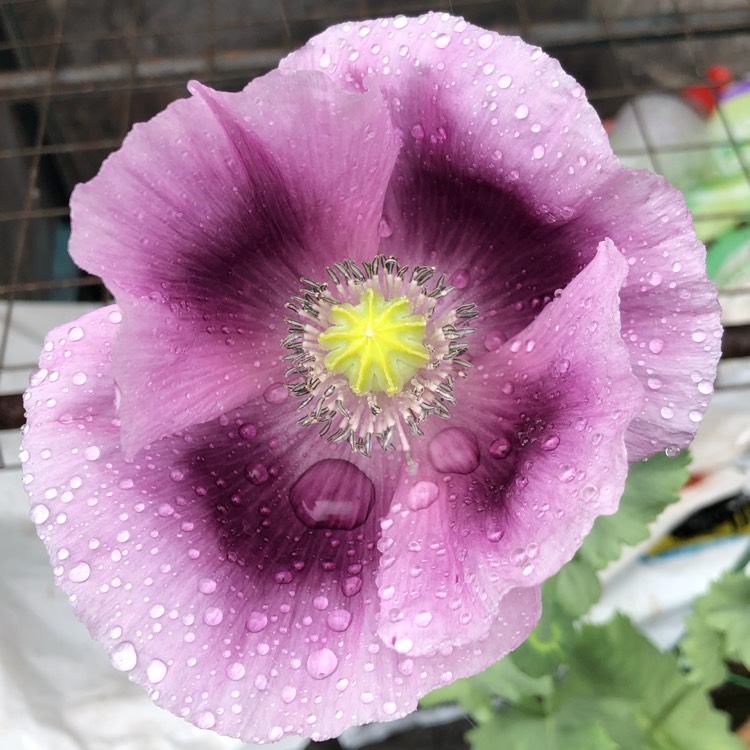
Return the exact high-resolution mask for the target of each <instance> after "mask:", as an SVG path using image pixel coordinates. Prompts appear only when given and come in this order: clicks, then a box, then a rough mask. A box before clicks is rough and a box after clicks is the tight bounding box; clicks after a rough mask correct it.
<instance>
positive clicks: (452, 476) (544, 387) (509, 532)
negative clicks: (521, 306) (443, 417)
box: [378, 241, 642, 654]
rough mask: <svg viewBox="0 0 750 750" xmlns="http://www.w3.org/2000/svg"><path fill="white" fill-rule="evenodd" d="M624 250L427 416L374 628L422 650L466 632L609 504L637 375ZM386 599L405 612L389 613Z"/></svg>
mask: <svg viewBox="0 0 750 750" xmlns="http://www.w3.org/2000/svg"><path fill="white" fill-rule="evenodd" d="M626 274H627V264H626V262H625V260H624V259H623V258H622V255H621V254H620V253H619V252H618V251H617V249H616V248H615V247H614V245H613V244H612V243H611V242H609V241H607V242H603V243H602V244H601V245H600V248H599V252H598V253H597V255H596V256H595V257H594V259H593V260H592V261H591V263H590V264H589V265H588V266H587V267H586V268H585V269H584V271H582V272H581V273H580V274H579V275H578V276H577V277H576V278H575V279H574V280H573V282H571V284H570V285H569V286H568V287H567V288H566V289H565V290H564V291H563V293H562V294H561V295H560V296H559V298H557V299H555V300H554V301H553V302H552V303H551V304H550V305H549V306H547V307H546V308H545V309H544V310H543V311H542V312H541V313H540V315H539V316H538V317H537V318H536V320H535V321H534V322H533V323H532V324H531V325H530V326H529V327H528V328H527V329H526V330H525V331H523V332H522V333H521V334H519V335H518V336H517V337H515V338H514V339H512V340H511V341H509V342H508V343H507V344H505V345H504V346H503V347H502V348H501V349H500V350H499V351H497V352H495V353H493V354H487V355H485V356H484V357H482V358H480V359H478V360H475V363H474V364H475V367H474V370H475V373H473V375H474V377H471V378H467V380H466V383H465V386H464V387H463V388H460V389H459V388H457V389H456V397H457V399H458V400H459V403H461V404H464V403H466V404H469V405H470V406H469V408H466V409H462V410H461V412H460V414H458V415H457V416H456V418H455V419H453V420H451V423H450V425H449V426H447V427H446V425H445V424H437V425H435V424H430V423H426V425H425V431H426V435H425V439H424V440H423V441H420V442H418V443H416V444H415V448H414V456H415V461H417V465H418V469H417V471H416V473H409V472H404V474H403V475H402V479H401V482H400V484H399V488H398V490H397V492H396V495H395V497H394V501H393V505H392V506H391V509H390V513H389V515H388V517H387V518H386V519H385V520H384V522H383V529H384V533H383V539H381V542H380V546H381V550H383V557H382V559H381V563H380V573H379V575H378V585H379V587H380V588H379V591H380V597H381V625H380V631H379V632H380V634H381V636H382V638H383V640H384V641H385V642H386V643H392V644H396V643H399V642H403V641H407V642H410V643H413V644H414V645H413V650H414V653H417V654H433V653H436V652H437V651H439V650H440V649H442V648H445V647H450V646H461V645H464V644H468V643H471V642H472V641H473V640H475V639H476V638H479V637H481V636H482V635H484V634H485V633H487V632H488V631H489V629H490V628H491V627H492V623H493V621H494V618H495V616H496V612H497V608H498V607H500V606H502V602H503V600H504V597H505V596H507V595H508V592H509V591H511V590H513V589H514V588H515V587H525V586H536V585H538V584H540V583H541V582H542V581H544V580H545V579H546V578H548V577H549V576H550V575H552V574H553V573H555V572H557V570H559V569H560V567H561V566H562V565H563V564H564V563H565V562H567V561H568V560H569V559H570V558H571V557H572V556H573V554H574V553H575V551H576V550H577V549H578V547H579V546H580V544H581V542H582V541H583V538H584V536H585V535H586V533H587V532H588V531H589V529H590V528H591V525H592V524H593V522H594V520H595V519H596V517H597V516H599V515H601V514H606V513H612V512H614V511H615V510H616V509H617V505H618V502H619V499H620V495H621V494H622V490H623V487H624V483H625V478H626V476H627V468H628V462H627V455H626V450H625V441H624V436H625V432H626V429H627V426H628V424H629V422H630V419H631V418H632V417H633V415H634V414H636V413H638V411H639V409H640V406H641V402H642V388H641V386H640V384H639V383H638V381H637V380H636V379H635V378H634V377H633V375H632V374H631V369H630V361H629V357H628V353H627V350H626V349H625V346H624V345H623V343H622V340H621V338H620V325H619V324H620V320H619V313H618V306H619V305H618V296H617V295H618V291H619V289H620V287H621V285H622V283H623V281H624V279H625V276H626ZM389 613H398V616H390V615H389Z"/></svg>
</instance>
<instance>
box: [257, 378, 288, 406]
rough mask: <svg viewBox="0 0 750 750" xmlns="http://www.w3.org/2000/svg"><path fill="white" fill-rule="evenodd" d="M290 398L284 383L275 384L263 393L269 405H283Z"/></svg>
mask: <svg viewBox="0 0 750 750" xmlns="http://www.w3.org/2000/svg"><path fill="white" fill-rule="evenodd" d="M288 397H289V390H288V389H287V387H286V386H285V385H284V384H283V383H274V384H273V385H271V386H270V387H269V388H267V389H266V391H265V392H264V393H263V398H264V399H265V401H266V403H269V404H283V403H284V401H286V400H287V398H288Z"/></svg>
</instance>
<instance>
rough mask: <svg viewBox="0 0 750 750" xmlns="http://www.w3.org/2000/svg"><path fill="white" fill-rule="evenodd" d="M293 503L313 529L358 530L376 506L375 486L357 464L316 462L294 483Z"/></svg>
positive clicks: (332, 461) (290, 494)
mask: <svg viewBox="0 0 750 750" xmlns="http://www.w3.org/2000/svg"><path fill="white" fill-rule="evenodd" d="M289 502H290V504H291V506H292V510H293V511H294V513H295V515H296V516H297V518H299V520H300V521H302V523H304V524H305V526H307V527H308V528H311V529H320V528H323V529H346V530H347V531H348V530H351V529H355V528H357V527H358V526H361V525H362V524H363V523H364V522H365V521H366V520H367V517H368V516H369V515H370V511H371V510H372V507H373V505H374V504H375V485H374V484H373V483H372V481H370V479H369V477H368V476H367V475H366V474H365V473H364V472H363V471H362V470H360V469H358V468H357V467H356V466H355V465H354V464H352V463H349V461H344V460H341V459H337V458H326V459H323V460H322V461H318V462H317V463H314V464H313V465H312V466H311V467H310V468H308V469H307V470H306V471H305V472H304V473H303V474H302V476H300V478H299V479H298V480H297V481H296V482H295V483H294V486H293V487H292V489H291V491H290V493H289Z"/></svg>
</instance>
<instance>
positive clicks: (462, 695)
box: [419, 677, 494, 722]
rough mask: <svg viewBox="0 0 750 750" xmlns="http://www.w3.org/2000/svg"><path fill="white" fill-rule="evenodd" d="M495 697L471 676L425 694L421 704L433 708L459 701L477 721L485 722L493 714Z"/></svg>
mask: <svg viewBox="0 0 750 750" xmlns="http://www.w3.org/2000/svg"><path fill="white" fill-rule="evenodd" d="M493 697H494V696H493V694H492V692H491V691H490V690H487V689H485V687H484V686H483V685H482V684H481V683H479V682H477V681H476V678H475V677H469V678H466V679H462V680H456V682H453V683H451V684H450V685H445V686H444V687H441V688H438V689H437V690H433V691H432V692H431V693H428V694H427V695H425V696H423V697H422V698H421V699H420V701H419V704H420V706H422V708H431V707H432V706H439V705H441V704H443V703H458V704H459V705H460V706H461V708H463V709H464V711H466V713H467V714H469V715H470V716H472V717H473V718H474V719H475V720H476V721H478V722H483V721H489V720H490V719H491V718H492V716H493V713H494V707H493Z"/></svg>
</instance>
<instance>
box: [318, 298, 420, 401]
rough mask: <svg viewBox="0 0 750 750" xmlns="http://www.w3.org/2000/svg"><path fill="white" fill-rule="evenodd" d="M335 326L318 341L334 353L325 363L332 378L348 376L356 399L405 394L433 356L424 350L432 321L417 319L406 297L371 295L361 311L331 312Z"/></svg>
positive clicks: (337, 307) (338, 308) (358, 308)
mask: <svg viewBox="0 0 750 750" xmlns="http://www.w3.org/2000/svg"><path fill="white" fill-rule="evenodd" d="M329 317H330V319H331V321H333V325H332V326H331V327H330V328H326V330H325V331H323V333H321V334H320V335H319V336H318V343H319V344H320V345H321V347H322V348H323V349H325V350H327V351H328V352H329V353H328V354H327V355H326V357H325V359H324V360H323V362H324V363H325V366H326V367H327V368H328V370H329V371H330V372H333V373H340V374H341V375H345V376H346V378H347V380H348V381H349V385H350V386H351V388H352V390H353V391H354V393H356V394H357V395H358V396H361V395H362V394H363V393H377V392H382V391H385V393H387V394H388V395H389V396H395V395H396V394H397V393H400V392H401V390H402V389H403V387H404V384H405V383H406V382H407V381H409V380H411V378H412V377H414V375H416V373H417V371H418V370H419V369H420V367H422V366H423V365H424V364H426V363H427V362H429V361H430V354H429V352H428V351H427V349H426V348H425V346H424V334H425V328H426V327H427V321H426V319H425V317H424V316H423V315H414V310H413V309H412V306H411V303H410V302H409V300H408V299H407V298H406V297H397V298H396V299H391V300H386V299H385V298H384V297H383V295H382V294H381V293H380V292H378V291H376V290H375V289H365V290H364V292H363V293H362V295H361V297H360V302H359V304H357V305H352V304H349V303H345V304H343V305H335V306H333V307H332V308H331V312H330V316H329Z"/></svg>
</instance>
